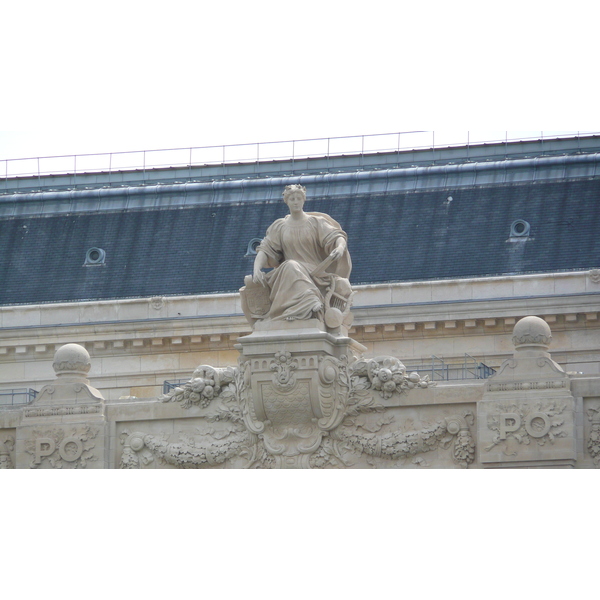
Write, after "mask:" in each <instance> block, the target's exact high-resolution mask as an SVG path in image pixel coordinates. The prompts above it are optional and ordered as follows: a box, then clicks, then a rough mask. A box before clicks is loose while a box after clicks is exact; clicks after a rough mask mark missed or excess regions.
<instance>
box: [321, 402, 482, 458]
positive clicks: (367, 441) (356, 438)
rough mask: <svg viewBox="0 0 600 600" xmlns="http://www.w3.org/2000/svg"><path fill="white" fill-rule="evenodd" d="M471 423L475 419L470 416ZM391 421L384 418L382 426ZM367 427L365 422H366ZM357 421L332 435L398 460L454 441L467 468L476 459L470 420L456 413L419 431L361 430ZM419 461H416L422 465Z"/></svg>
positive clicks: (367, 451)
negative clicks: (365, 431)
mask: <svg viewBox="0 0 600 600" xmlns="http://www.w3.org/2000/svg"><path fill="white" fill-rule="evenodd" d="M469 417H470V421H471V424H472V422H473V418H472V415H470V413H469ZM388 423H391V420H387V421H382V422H381V424H382V425H386V424H388ZM362 426H364V425H362ZM358 427H361V425H360V424H357V423H356V422H355V421H352V420H351V421H346V422H345V423H344V427H341V428H339V429H338V430H336V431H335V432H334V433H333V434H332V437H334V439H338V440H340V441H343V442H345V443H346V444H347V445H348V446H349V447H351V448H352V449H353V450H355V451H358V452H360V453H361V454H367V455H369V456H373V457H376V458H383V459H390V460H398V459H404V458H409V457H415V456H416V455H418V454H423V453H425V452H430V451H432V450H437V449H438V448H442V449H446V448H448V447H449V446H450V444H451V443H452V441H453V440H454V442H455V444H454V448H453V451H452V457H453V459H454V460H455V462H457V464H459V465H460V466H461V467H463V468H467V467H468V466H469V465H470V464H471V463H473V461H474V460H475V442H474V440H473V438H472V436H471V432H470V430H469V427H468V424H467V419H466V418H465V417H461V416H453V417H448V418H446V419H443V420H441V421H438V422H437V423H435V424H434V425H431V426H429V427H425V428H423V429H420V430H416V431H408V432H402V431H400V430H398V429H396V430H394V431H391V432H388V433H383V434H382V433H381V432H380V430H379V429H377V431H376V432H375V433H366V434H365V433H360V432H359V431H358ZM418 462H419V461H415V464H418Z"/></svg>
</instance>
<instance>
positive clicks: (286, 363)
mask: <svg viewBox="0 0 600 600" xmlns="http://www.w3.org/2000/svg"><path fill="white" fill-rule="evenodd" d="M297 368H298V361H297V360H295V359H293V358H292V355H291V353H290V352H276V353H275V359H274V360H272V361H271V364H270V369H271V371H273V372H274V373H273V385H274V386H275V387H276V388H277V389H278V390H281V391H285V390H290V389H292V388H293V387H294V386H295V385H296V378H295V377H294V371H295V370H296V369H297Z"/></svg>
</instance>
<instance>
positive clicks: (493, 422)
mask: <svg viewBox="0 0 600 600" xmlns="http://www.w3.org/2000/svg"><path fill="white" fill-rule="evenodd" d="M565 408H566V404H565V403H561V402H558V401H556V400H548V401H544V402H536V403H535V404H534V405H533V408H530V407H529V405H528V403H523V404H519V405H517V404H515V403H512V404H508V403H506V404H498V405H497V407H496V409H495V410H494V414H491V415H489V416H488V423H487V425H488V428H489V429H491V430H492V431H495V432H496V433H495V435H494V436H493V438H492V443H491V444H490V445H489V446H487V447H486V448H485V450H486V452H489V451H490V450H491V449H492V448H494V447H495V446H496V445H498V444H501V443H502V444H504V446H505V448H504V451H503V452H504V454H506V456H516V455H517V447H516V446H515V444H514V443H513V442H512V440H515V441H516V442H517V443H518V444H525V445H529V444H531V442H532V441H535V442H536V443H537V444H538V445H540V446H543V445H544V444H545V443H546V442H550V443H551V444H552V443H554V440H555V439H556V438H560V437H565V436H566V435H567V434H566V432H565V431H563V430H561V426H562V425H564V423H565V421H564V419H563V418H562V417H560V415H561V413H562V412H563V411H564V410H565Z"/></svg>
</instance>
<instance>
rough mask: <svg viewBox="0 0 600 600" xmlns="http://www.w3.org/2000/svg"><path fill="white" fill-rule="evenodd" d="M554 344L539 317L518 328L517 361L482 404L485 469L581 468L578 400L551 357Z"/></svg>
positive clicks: (492, 382) (494, 381)
mask: <svg viewBox="0 0 600 600" xmlns="http://www.w3.org/2000/svg"><path fill="white" fill-rule="evenodd" d="M551 340H552V336H551V331H550V327H549V326H548V324H547V323H546V322H545V321H543V320H542V319H539V318H538V317H525V318H524V319H521V320H520V321H519V322H518V323H517V324H516V325H515V328H514V330H513V344H514V346H515V352H514V355H513V358H512V359H509V360H506V361H505V362H504V363H503V364H502V366H501V367H500V369H499V370H498V373H496V375H494V376H493V377H491V378H490V379H489V380H488V382H487V384H486V389H485V392H484V395H483V399H482V400H481V401H480V402H479V403H478V406H477V416H478V419H477V421H478V448H479V460H480V462H481V464H482V466H484V467H512V468H514V467H524V468H532V467H536V468H539V467H554V468H557V467H574V466H575V461H576V458H577V454H576V419H575V398H574V397H573V395H572V393H571V380H570V378H569V376H568V374H567V373H565V372H564V371H563V369H561V367H560V366H559V365H558V364H557V363H555V362H554V361H553V360H552V358H551V356H550V354H549V353H548V346H549V344H550V341H551Z"/></svg>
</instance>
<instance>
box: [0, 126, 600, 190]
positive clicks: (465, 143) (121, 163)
mask: <svg viewBox="0 0 600 600" xmlns="http://www.w3.org/2000/svg"><path fill="white" fill-rule="evenodd" d="M519 133H522V134H532V133H533V132H512V133H511V132H508V131H505V132H479V133H478V132H471V131H467V132H464V133H456V132H453V133H443V132H442V133H440V132H435V131H404V132H395V133H374V134H367V135H347V136H339V137H328V138H307V139H300V140H285V141H274V142H256V143H244V144H228V145H211V146H195V147H189V148H188V147H185V148H166V149H165V148H163V149H156V150H127V151H119V152H100V153H84V154H62V155H55V156H40V157H33V158H7V159H0V179H4V180H8V179H13V178H26V177H28V178H35V177H37V178H41V177H46V176H50V175H75V176H76V175H84V174H92V173H109V174H110V173H113V172H122V171H143V172H145V171H146V170H152V169H169V168H179V169H186V168H189V169H191V168H192V167H194V168H196V167H203V166H205V167H209V166H221V165H230V164H236V163H258V162H269V161H286V160H288V161H292V162H294V161H298V160H306V159H310V158H332V157H337V156H350V155H361V154H376V153H390V152H398V153H399V152H407V151H414V150H431V149H434V150H435V149H442V148H453V147H467V148H468V147H470V146H475V145H482V144H506V145H508V144H510V143H515V142H527V141H541V142H543V141H544V140H551V139H552V140H556V139H567V138H583V137H590V136H593V135H600V132H596V131H562V132H561V131H546V132H545V131H540V132H539V134H537V132H536V134H535V135H517V134H519Z"/></svg>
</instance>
